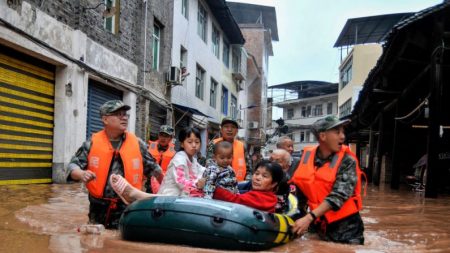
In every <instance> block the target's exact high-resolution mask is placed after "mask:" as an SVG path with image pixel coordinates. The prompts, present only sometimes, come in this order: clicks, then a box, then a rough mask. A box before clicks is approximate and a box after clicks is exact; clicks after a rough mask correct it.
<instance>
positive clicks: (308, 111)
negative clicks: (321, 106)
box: [301, 105, 311, 118]
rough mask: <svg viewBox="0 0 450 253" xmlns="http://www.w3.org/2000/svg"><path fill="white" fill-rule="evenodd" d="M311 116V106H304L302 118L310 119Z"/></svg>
mask: <svg viewBox="0 0 450 253" xmlns="http://www.w3.org/2000/svg"><path fill="white" fill-rule="evenodd" d="M310 116H311V106H310V105H308V106H302V114H301V117H302V118H308V117H310Z"/></svg>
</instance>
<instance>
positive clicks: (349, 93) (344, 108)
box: [338, 44, 382, 118]
mask: <svg viewBox="0 0 450 253" xmlns="http://www.w3.org/2000/svg"><path fill="white" fill-rule="evenodd" d="M381 52H382V48H381V45H380V44H367V45H355V46H353V48H352V49H351V51H350V52H349V53H348V55H347V56H346V57H345V58H344V59H343V61H342V62H341V65H340V66H339V99H338V108H339V117H341V118H342V117H345V116H348V115H350V113H351V112H352V110H353V106H354V105H355V103H356V101H357V100H358V96H359V91H360V90H361V89H362V85H363V84H364V81H365V80H366V78H367V76H368V75H369V72H370V70H371V69H372V68H373V67H374V66H375V64H376V63H377V60H378V58H379V57H380V55H381Z"/></svg>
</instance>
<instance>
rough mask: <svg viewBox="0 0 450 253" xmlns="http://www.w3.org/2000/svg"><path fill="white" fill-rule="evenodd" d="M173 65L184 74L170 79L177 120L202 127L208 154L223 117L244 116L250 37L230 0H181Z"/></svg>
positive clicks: (175, 17) (176, 5)
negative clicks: (241, 102)
mask: <svg viewBox="0 0 450 253" xmlns="http://www.w3.org/2000/svg"><path fill="white" fill-rule="evenodd" d="M173 31H174V32H173V47H172V48H173V50H172V57H171V65H172V66H174V67H176V68H179V69H180V72H181V76H182V77H181V80H180V82H178V83H174V84H173V85H170V88H171V102H172V103H173V108H174V112H175V113H174V119H173V125H174V126H175V129H176V130H177V129H178V130H177V131H179V129H180V127H182V126H186V125H194V126H196V127H198V128H199V129H200V130H201V135H202V140H203V141H202V148H201V152H202V153H203V154H205V151H206V145H207V143H208V141H209V140H210V139H213V138H215V137H217V136H218V134H219V124H220V121H221V120H222V118H223V117H231V118H233V119H238V110H239V109H238V108H239V105H238V98H239V91H240V90H241V88H240V87H241V85H242V84H243V83H244V82H245V78H246V76H245V73H246V62H247V61H246V53H245V49H244V48H243V47H242V45H243V44H244V42H245V40H244V38H243V36H242V33H241V31H240V30H239V27H238V26H237V24H236V22H235V20H234V18H233V16H232V15H231V13H230V11H229V9H228V7H227V4H226V3H225V1H224V0H219V1H213V0H195V1H192V0H191V1H187V0H175V2H174V15H173Z"/></svg>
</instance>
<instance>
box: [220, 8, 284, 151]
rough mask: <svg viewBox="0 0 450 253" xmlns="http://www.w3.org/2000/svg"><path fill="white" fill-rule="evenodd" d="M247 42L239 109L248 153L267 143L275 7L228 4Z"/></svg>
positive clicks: (276, 31)
mask: <svg viewBox="0 0 450 253" xmlns="http://www.w3.org/2000/svg"><path fill="white" fill-rule="evenodd" d="M228 5H229V7H230V10H231V12H232V14H233V16H234V17H235V19H236V20H237V22H238V23H239V27H240V28H241V31H242V34H243V35H244V38H245V40H246V43H245V45H244V47H245V49H246V51H247V54H248V59H247V79H246V82H245V86H246V87H245V88H244V89H246V90H247V91H248V92H247V101H246V106H245V107H244V108H243V109H242V110H241V114H242V115H243V116H244V118H245V120H246V122H244V123H243V125H244V128H245V129H246V131H245V132H246V134H245V138H246V143H247V145H248V148H249V150H250V153H257V152H260V149H261V147H262V146H263V145H264V144H265V141H266V129H267V121H268V120H267V111H268V107H267V101H268V98H267V87H268V74H269V57H270V56H273V50H272V41H278V29H277V20H276V12H275V8H274V7H269V6H262V5H253V4H243V3H235V2H233V3H231V2H229V3H228Z"/></svg>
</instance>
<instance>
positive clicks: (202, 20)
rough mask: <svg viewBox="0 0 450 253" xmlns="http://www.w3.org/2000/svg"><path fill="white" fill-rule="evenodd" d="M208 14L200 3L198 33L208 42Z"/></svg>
mask: <svg viewBox="0 0 450 253" xmlns="http://www.w3.org/2000/svg"><path fill="white" fill-rule="evenodd" d="M207 21H208V16H207V13H206V10H205V8H204V7H203V6H202V5H201V4H200V2H199V4H198V14H197V34H198V35H199V36H200V38H202V40H203V41H204V42H206V26H207Z"/></svg>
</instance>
